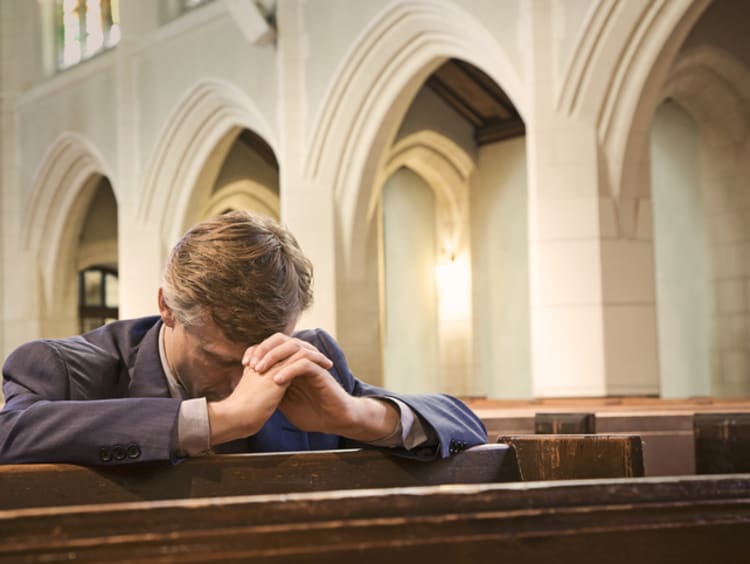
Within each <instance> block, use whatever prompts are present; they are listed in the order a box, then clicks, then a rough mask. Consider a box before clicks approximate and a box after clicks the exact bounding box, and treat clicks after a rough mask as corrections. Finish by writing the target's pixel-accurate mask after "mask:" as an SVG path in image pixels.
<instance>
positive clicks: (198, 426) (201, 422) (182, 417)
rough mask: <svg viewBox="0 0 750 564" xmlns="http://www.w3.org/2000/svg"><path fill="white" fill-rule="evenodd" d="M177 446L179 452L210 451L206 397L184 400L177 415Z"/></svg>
mask: <svg viewBox="0 0 750 564" xmlns="http://www.w3.org/2000/svg"><path fill="white" fill-rule="evenodd" d="M177 446H178V449H179V450H180V454H182V455H187V456H200V455H202V454H208V453H209V452H210V451H211V427H210V426H209V423H208V404H207V403H206V398H194V399H189V400H184V401H183V402H182V403H181V404H180V413H179V415H178V417H177Z"/></svg>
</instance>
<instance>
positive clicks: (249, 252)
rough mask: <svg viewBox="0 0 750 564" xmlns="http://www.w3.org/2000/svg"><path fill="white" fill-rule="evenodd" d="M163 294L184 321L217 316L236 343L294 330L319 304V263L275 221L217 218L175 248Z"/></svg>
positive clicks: (244, 215) (238, 214) (243, 215)
mask: <svg viewBox="0 0 750 564" xmlns="http://www.w3.org/2000/svg"><path fill="white" fill-rule="evenodd" d="M162 297H163V301H164V302H165V305H166V306H167V308H168V309H169V310H170V311H171V313H172V314H173V315H174V318H175V320H176V321H177V322H179V323H181V324H182V325H184V326H185V327H188V328H189V327H193V326H196V325H200V324H201V323H205V322H206V321H212V322H213V323H214V324H215V326H216V327H218V328H219V329H220V330H221V332H222V333H223V334H224V336H225V337H226V338H227V339H228V340H229V341H231V342H234V343H238V344H244V345H245V346H248V345H251V344H256V343H259V342H260V341H262V340H263V339H265V338H266V337H268V336H270V335H272V334H273V333H276V332H280V331H288V330H289V327H290V326H293V325H294V323H295V321H296V319H297V317H298V316H299V314H300V313H302V311H303V310H305V309H306V308H307V307H308V306H309V305H310V303H311V302H312V263H311V262H310V261H309V260H308V259H307V258H306V257H305V256H304V255H303V254H302V251H301V250H300V248H299V245H298V244H297V241H296V239H295V238H294V236H293V235H292V234H291V233H289V232H288V231H287V230H286V229H284V228H283V227H281V226H280V225H279V224H278V223H276V222H275V221H273V220H272V219H269V218H265V217H261V216H258V215H254V214H251V213H249V212H244V211H235V212H230V213H226V214H223V215H220V216H216V217H212V218H210V219H207V220H206V221H203V222H201V223H199V224H197V225H195V226H194V227H193V228H191V229H190V230H189V231H188V232H187V233H186V234H185V235H184V236H183V237H182V239H181V240H180V241H179V242H178V243H177V245H175V247H174V249H172V252H171V254H170V256H169V259H168V261H167V265H166V268H165V271H164V279H163V283H162Z"/></svg>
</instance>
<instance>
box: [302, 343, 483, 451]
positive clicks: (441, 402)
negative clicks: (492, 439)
mask: <svg viewBox="0 0 750 564" xmlns="http://www.w3.org/2000/svg"><path fill="white" fill-rule="evenodd" d="M297 336H298V337H299V338H302V339H304V340H307V341H309V342H311V343H312V344H313V345H315V346H316V347H317V348H318V350H320V352H322V353H323V354H325V355H326V356H327V357H328V358H330V359H331V360H332V361H333V368H331V373H332V374H333V376H334V377H335V378H336V379H337V380H338V381H339V383H341V385H342V386H343V387H344V388H345V389H346V390H347V391H348V392H349V393H350V394H352V395H354V396H361V397H364V396H378V397H386V398H387V397H391V398H397V399H399V400H401V401H402V402H404V403H405V404H406V405H408V406H409V407H410V408H411V409H412V410H413V411H414V413H416V414H417V416H418V417H419V418H420V420H421V421H422V423H423V424H426V426H427V427H428V429H429V430H430V431H431V432H429V433H428V436H431V437H432V440H428V442H427V443H425V444H423V445H421V446H418V447H416V448H415V449H413V450H411V451H407V450H404V449H388V450H389V451H392V452H394V453H395V454H399V455H401V456H408V457H410V458H421V459H425V460H429V459H433V458H438V457H439V458H447V457H448V456H450V455H451V454H455V453H457V452H459V451H462V450H464V449H466V448H469V447H472V446H476V445H479V444H484V443H486V442H487V430H486V429H485V427H484V424H483V423H482V421H481V420H480V419H479V418H478V417H477V416H476V414H475V413H474V412H473V411H471V410H470V409H469V408H468V407H467V406H466V405H465V404H464V403H463V402H461V401H460V400H458V399H456V398H454V397H452V396H449V395H446V394H416V395H404V394H397V393H394V392H390V391H388V390H385V389H383V388H378V387H375V386H371V385H369V384H367V383H365V382H362V381H360V380H358V379H357V378H356V377H355V376H354V375H353V374H352V373H351V371H350V370H349V365H348V364H347V362H346V358H345V356H344V353H343V351H342V350H341V347H339V345H338V344H337V343H336V341H335V340H334V339H333V337H331V336H330V335H329V334H328V333H326V332H325V331H323V330H322V329H316V330H313V331H301V332H300V333H298V334H297Z"/></svg>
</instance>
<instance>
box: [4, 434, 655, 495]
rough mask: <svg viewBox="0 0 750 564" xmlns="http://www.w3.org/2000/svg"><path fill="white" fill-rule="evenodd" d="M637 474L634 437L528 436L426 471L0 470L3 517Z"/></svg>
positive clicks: (318, 463)
mask: <svg viewBox="0 0 750 564" xmlns="http://www.w3.org/2000/svg"><path fill="white" fill-rule="evenodd" d="M642 475H643V460H642V456H641V451H640V441H639V439H638V437H627V436H613V437H609V436H603V435H588V436H581V435H575V436H573V435H557V436H554V437H549V436H547V437H545V436H535V435H527V436H515V437H507V438H505V439H504V441H503V443H502V444H487V445H481V446H478V447H474V448H472V449H469V450H466V451H464V452H462V453H460V454H458V455H455V456H453V457H451V458H448V459H442V460H435V461H431V462H421V461H417V460H413V459H406V458H401V457H397V456H392V455H388V454H385V453H383V452H381V451H377V450H335V451H317V452H315V451H313V452H297V453H273V454H236V455H218V456H209V457H202V458H195V459H189V460H185V461H184V462H182V463H181V464H178V465H175V466H173V465H170V464H141V465H128V466H117V467H85V466H75V465H71V464H24V465H8V466H0V484H2V488H0V508H3V509H12V508H23V507H45V506H62V505H84V504H101V503H118V502H130V501H146V500H165V499H194V498H201V497H223V496H238V495H257V494H281V493H290V492H311V491H324V490H349V489H366V488H392V487H408V486H428V485H445V484H459V483H461V484H478V483H497V482H513V481H522V480H563V479H575V478H614V477H631V476H642Z"/></svg>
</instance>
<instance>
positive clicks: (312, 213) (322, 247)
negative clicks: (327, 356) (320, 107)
mask: <svg viewBox="0 0 750 564" xmlns="http://www.w3.org/2000/svg"><path fill="white" fill-rule="evenodd" d="M276 21H277V25H278V27H279V28H280V29H284V33H280V34H279V35H278V39H277V41H278V45H277V47H278V70H279V81H280V84H279V92H280V97H279V106H278V112H279V130H280V135H279V138H280V141H281V144H280V147H279V155H278V157H279V170H280V178H279V184H280V197H281V221H282V222H283V223H284V224H285V225H286V226H287V227H288V228H289V229H290V230H291V231H292V233H294V235H295V236H296V237H297V240H298V241H299V243H300V246H301V247H302V250H303V251H304V252H305V254H306V255H307V256H308V257H309V258H310V260H312V262H313V264H314V266H315V302H314V304H313V306H312V307H311V308H310V309H309V310H308V311H307V312H305V313H304V315H303V316H302V319H301V320H300V323H299V324H298V327H300V328H302V327H323V328H325V329H326V331H328V332H330V333H331V334H333V335H335V334H336V329H337V324H336V305H337V299H336V239H335V210H334V207H333V179H328V178H320V179H317V180H316V181H315V182H313V181H312V180H311V179H309V178H306V177H305V175H304V172H303V165H302V163H304V161H305V158H304V156H305V155H304V152H305V139H307V128H308V121H307V119H308V116H307V98H306V87H305V61H306V59H307V56H308V53H307V34H306V33H305V29H304V4H303V3H301V2H297V1H296V0H280V1H279V2H278V4H277V6H276Z"/></svg>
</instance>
